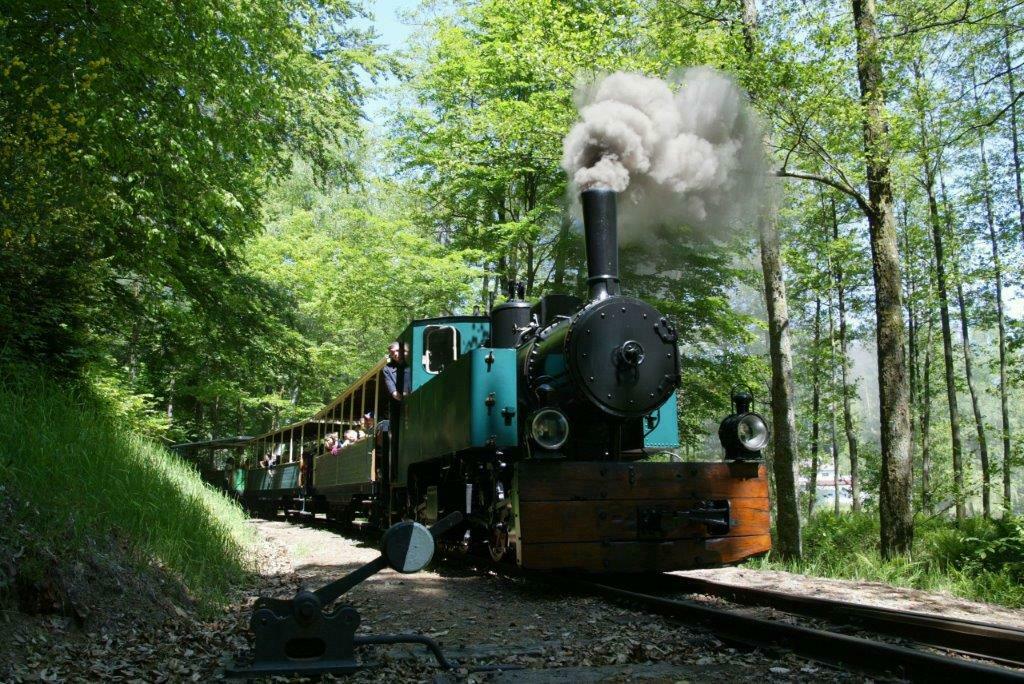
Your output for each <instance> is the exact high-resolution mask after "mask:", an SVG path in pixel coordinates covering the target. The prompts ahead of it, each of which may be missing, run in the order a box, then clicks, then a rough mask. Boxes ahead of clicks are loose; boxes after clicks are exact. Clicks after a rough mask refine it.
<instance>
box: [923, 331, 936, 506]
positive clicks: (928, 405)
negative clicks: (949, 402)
mask: <svg viewBox="0 0 1024 684" xmlns="http://www.w3.org/2000/svg"><path fill="white" fill-rule="evenodd" d="M925 339H926V340H927V346H926V347H925V350H924V394H923V397H922V406H921V507H922V508H924V510H925V511H926V512H927V513H928V514H929V515H931V514H933V513H934V512H935V507H934V503H933V501H932V461H931V451H930V450H929V444H930V443H929V441H928V425H929V423H931V418H932V343H931V342H932V331H931V326H929V328H928V335H927V336H926V338H925Z"/></svg>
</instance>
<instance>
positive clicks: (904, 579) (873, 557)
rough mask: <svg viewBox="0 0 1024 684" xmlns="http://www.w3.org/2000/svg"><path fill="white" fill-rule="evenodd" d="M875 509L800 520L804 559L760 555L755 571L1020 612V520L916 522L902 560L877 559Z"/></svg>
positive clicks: (1023, 536) (1023, 543)
mask: <svg viewBox="0 0 1024 684" xmlns="http://www.w3.org/2000/svg"><path fill="white" fill-rule="evenodd" d="M878 538H879V530H878V514H877V512H862V513H847V514H843V515H839V516H836V515H835V514H834V513H831V512H826V511H822V512H820V513H817V514H815V515H814V516H812V517H811V519H810V520H808V521H807V526H806V528H805V530H804V558H803V559H802V560H799V561H793V562H789V563H781V562H779V561H776V560H774V559H772V558H771V557H768V558H767V559H759V560H757V561H755V562H754V564H755V566H756V567H762V568H771V569H783V570H789V571H793V572H800V573H805V574H811V575H818V576H823V577H837V578H843V579H857V580H869V581H879V582H887V583H889V584H895V585H897V586H905V587H913V588H916V589H926V590H933V591H948V592H950V593H952V594H956V595H958V596H963V597H965V598H969V599H975V600H981V601H989V602H992V603H1001V604H1004V605H1007V606H1011V607H1015V608H1018V607H1024V520H1022V519H1021V518H1020V517H1012V516H1011V517H1007V518H1003V519H1001V520H994V521H993V520H985V519H984V518H969V519H967V520H965V521H963V522H962V523H960V524H957V523H955V522H953V521H950V520H947V519H942V518H930V519H920V520H919V521H918V523H917V525H916V527H915V539H914V547H913V552H912V554H911V555H910V556H909V557H897V558H894V559H893V560H891V561H883V560H882V559H881V556H880V554H879V552H878Z"/></svg>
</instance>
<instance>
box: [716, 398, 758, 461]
mask: <svg viewBox="0 0 1024 684" xmlns="http://www.w3.org/2000/svg"><path fill="white" fill-rule="evenodd" d="M752 401H753V397H752V396H751V395H750V394H749V393H747V392H740V393H737V394H734V395H733V397H732V403H733V411H734V412H733V414H732V415H730V416H727V417H726V419H725V420H723V421H722V424H721V425H720V426H719V427H718V439H719V441H721V442H722V447H723V448H724V449H725V457H726V458H727V459H756V458H760V457H761V450H762V449H764V448H765V447H766V446H768V438H769V435H770V432H769V430H768V423H766V422H765V420H764V418H762V417H761V416H759V415H758V414H756V413H753V412H751V411H750V404H751V402H752Z"/></svg>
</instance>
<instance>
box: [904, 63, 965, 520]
mask: <svg viewBox="0 0 1024 684" xmlns="http://www.w3.org/2000/svg"><path fill="white" fill-rule="evenodd" d="M914 78H915V79H916V80H917V81H918V82H920V81H921V68H920V65H919V64H918V63H917V62H915V63H914ZM917 114H918V126H919V131H918V135H919V139H920V142H919V144H920V148H919V151H918V155H919V157H920V160H921V171H922V173H923V174H924V176H923V182H924V191H925V194H926V196H927V199H928V225H929V227H930V228H931V234H932V245H933V247H934V249H935V286H936V288H937V290H938V294H939V322H940V323H941V326H942V361H943V366H944V368H945V371H946V403H947V404H948V405H949V432H950V442H951V448H952V452H953V498H954V499H955V501H956V519H957V520H963V519H964V517H965V516H966V510H965V507H964V469H963V440H962V438H961V435H960V407H959V405H958V402H957V396H956V370H955V367H954V365H953V332H952V326H951V324H950V321H949V286H948V283H947V281H946V257H945V251H944V246H943V235H942V221H941V219H940V217H939V203H938V200H937V199H936V197H935V175H936V169H937V168H938V166H939V161H938V159H933V158H932V155H931V154H930V152H929V147H928V121H927V116H926V114H925V110H924V107H923V106H921V107H919V108H918V112H917ZM954 261H955V259H954Z"/></svg>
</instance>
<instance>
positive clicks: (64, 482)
mask: <svg viewBox="0 0 1024 684" xmlns="http://www.w3.org/2000/svg"><path fill="white" fill-rule="evenodd" d="M0 487H2V488H3V489H5V490H6V492H0V499H3V498H5V497H7V496H8V495H10V497H11V501H13V502H16V506H14V507H13V510H9V511H8V513H7V514H8V515H10V516H13V518H14V520H13V521H11V522H12V525H11V526H9V527H8V529H7V530H0V541H6V542H7V543H8V544H9V545H13V546H14V547H15V548H18V547H21V548H22V549H23V551H20V553H21V555H20V557H19V558H18V559H17V561H16V563H15V564H14V567H13V571H14V572H15V573H16V574H19V575H20V576H21V577H20V579H21V580H27V581H29V582H32V581H33V580H34V579H36V578H34V577H33V575H35V576H37V577H38V576H39V575H41V574H43V573H47V572H52V571H53V567H54V565H55V564H60V563H73V562H75V560H76V559H80V558H83V557H86V556H87V555H88V553H89V549H90V548H95V547H96V545H97V544H99V545H100V546H109V544H110V543H111V540H114V541H116V543H117V545H118V547H119V548H123V549H125V550H126V551H127V556H128V558H126V559H125V560H127V561H128V563H129V564H133V563H134V564H141V565H151V566H159V567H160V568H162V570H163V571H168V572H170V574H171V575H173V576H174V577H176V578H178V579H179V580H180V581H181V582H182V583H183V584H184V586H185V587H186V588H187V589H188V591H189V592H190V594H191V595H192V596H193V597H194V598H196V599H197V600H198V601H199V603H200V605H201V606H203V607H206V608H209V607H211V606H212V605H215V604H216V603H217V602H218V601H220V600H221V599H222V598H223V597H224V596H225V592H226V591H227V590H228V588H229V587H230V586H231V585H232V584H233V583H235V582H236V581H238V580H239V579H241V578H242V577H244V575H245V573H246V570H247V568H248V563H249V561H248V560H247V556H248V550H249V546H250V545H251V543H252V534H251V532H250V531H249V530H247V528H246V527H245V525H244V521H245V515H244V513H243V512H242V510H241V509H240V508H239V507H238V506H237V505H236V504H235V503H234V502H232V501H231V500H230V499H228V498H226V497H224V496H222V495H221V494H220V493H218V492H216V491H215V490H213V489H212V488H211V487H208V486H206V485H205V484H203V483H202V482H201V481H200V479H199V476H198V475H197V473H196V472H195V471H194V470H193V469H192V468H190V467H189V466H188V465H186V464H185V463H184V462H182V461H181V460H180V459H178V458H177V457H176V456H174V455H172V454H171V453H170V452H168V451H167V450H166V449H164V448H163V447H161V446H159V445H157V444H155V443H154V442H152V441H150V440H148V439H146V438H143V437H140V436H138V435H135V434H133V433H132V432H131V430H130V429H128V428H125V427H124V426H122V425H119V424H118V421H117V420H116V419H115V418H113V417H112V412H111V411H110V410H108V407H106V406H105V405H104V402H103V401H101V400H100V399H98V398H97V397H96V396H95V395H94V394H93V393H92V392H90V391H88V390H87V389H84V388H83V389H75V388H74V387H69V386H67V385H66V384H58V383H56V382H54V381H51V380H46V379H43V378H41V377H40V376H39V375H36V374H28V373H19V374H17V375H15V376H14V377H11V376H9V375H8V376H6V377H5V376H0ZM15 530H17V531H18V534H17V538H14V536H13V535H12V532H13V531H15ZM4 536H6V537H7V539H6V540H3V539H2V537H4ZM3 570H4V569H3V568H2V567H0V580H4V579H6V580H7V583H8V584H9V583H10V580H11V578H10V577H8V578H4V577H2V575H3V574H4V572H3ZM11 570H12V568H8V570H7V572H11ZM4 584H5V582H3V581H0V591H2V590H3V585H4ZM9 588H10V586H8V589H9Z"/></svg>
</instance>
